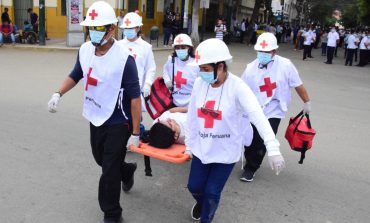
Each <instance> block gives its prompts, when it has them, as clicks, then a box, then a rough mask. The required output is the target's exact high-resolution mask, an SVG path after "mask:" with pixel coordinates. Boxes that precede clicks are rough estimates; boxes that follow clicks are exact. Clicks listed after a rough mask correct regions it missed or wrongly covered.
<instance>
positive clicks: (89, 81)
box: [85, 67, 98, 91]
mask: <svg viewBox="0 0 370 223" xmlns="http://www.w3.org/2000/svg"><path fill="white" fill-rule="evenodd" d="M91 71H92V67H90V68H89V72H88V73H87V80H86V87H85V91H87V90H88V88H89V85H92V86H96V85H98V80H97V79H95V78H93V77H91V76H90V75H91Z"/></svg>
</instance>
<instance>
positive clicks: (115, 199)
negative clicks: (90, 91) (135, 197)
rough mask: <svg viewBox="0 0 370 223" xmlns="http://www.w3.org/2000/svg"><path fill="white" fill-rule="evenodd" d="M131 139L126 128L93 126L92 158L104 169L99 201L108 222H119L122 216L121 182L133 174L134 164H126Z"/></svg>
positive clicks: (91, 140) (125, 126) (118, 125)
mask: <svg viewBox="0 0 370 223" xmlns="http://www.w3.org/2000/svg"><path fill="white" fill-rule="evenodd" d="M130 135H131V133H130V128H129V125H126V124H117V125H110V126H100V127H96V126H94V125H92V124H91V123H90V143H91V149H92V154H93V156H94V159H95V161H96V163H97V164H98V165H99V166H101V167H102V174H101V176H100V181H99V192H98V199H99V205H100V208H101V210H102V211H103V212H104V218H105V219H113V220H115V219H118V218H120V217H121V215H122V208H121V205H120V203H119V200H120V195H121V181H125V180H128V179H129V178H130V177H131V176H132V174H133V171H132V169H131V168H130V167H131V166H130V164H127V163H124V160H125V156H126V145H127V141H128V139H129V137H130Z"/></svg>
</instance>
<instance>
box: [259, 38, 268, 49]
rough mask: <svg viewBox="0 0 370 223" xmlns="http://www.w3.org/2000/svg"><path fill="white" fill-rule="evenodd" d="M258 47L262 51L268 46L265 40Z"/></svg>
mask: <svg viewBox="0 0 370 223" xmlns="http://www.w3.org/2000/svg"><path fill="white" fill-rule="evenodd" d="M260 45H261V46H262V49H265V47H266V46H268V44H267V43H266V40H263V41H262V43H260Z"/></svg>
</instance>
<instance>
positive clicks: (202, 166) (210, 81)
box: [185, 38, 284, 222]
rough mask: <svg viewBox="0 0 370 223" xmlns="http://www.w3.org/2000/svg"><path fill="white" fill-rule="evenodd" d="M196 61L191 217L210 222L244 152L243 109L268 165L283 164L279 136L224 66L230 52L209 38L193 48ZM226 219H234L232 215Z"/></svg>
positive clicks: (189, 141)
mask: <svg viewBox="0 0 370 223" xmlns="http://www.w3.org/2000/svg"><path fill="white" fill-rule="evenodd" d="M195 52H196V53H195V61H194V64H196V65H198V66H199V67H200V72H199V77H198V78H197V79H196V80H195V83H194V88H193V93H192V95H191V99H190V104H189V108H188V116H187V125H186V128H185V145H186V151H185V152H186V153H188V154H189V155H192V162H191V169H190V174H189V181H188V189H189V191H190V193H191V194H192V196H193V197H194V199H195V200H196V203H195V204H194V206H193V208H192V211H191V216H192V218H193V219H194V220H200V221H201V222H211V221H212V220H213V217H214V215H215V212H216V209H217V207H218V204H219V202H220V197H221V192H222V190H223V188H224V186H225V184H226V181H227V179H228V177H229V176H230V173H231V171H232V169H233V167H234V165H235V163H236V162H238V161H239V160H240V157H241V153H242V142H243V134H242V133H243V132H244V130H243V129H242V125H240V123H241V120H242V119H243V117H242V116H243V114H246V115H248V117H249V120H250V121H251V122H252V123H254V124H255V126H256V128H257V130H258V131H259V132H260V134H261V135H262V138H263V139H264V142H265V143H266V147H267V150H268V155H269V161H270V165H271V167H272V168H273V169H274V170H275V171H276V173H277V174H278V173H279V171H280V170H281V169H282V168H283V167H284V159H283V157H282V155H281V153H280V149H279V146H280V144H279V142H278V141H277V140H276V138H275V134H274V132H273V130H272V129H271V126H270V125H269V123H268V121H267V119H266V117H265V116H264V114H263V112H262V109H261V107H260V105H259V104H258V101H257V100H256V97H255V96H254V95H253V92H252V91H251V89H250V88H249V87H248V86H247V85H246V84H245V83H244V82H243V81H242V80H241V79H240V78H239V77H237V76H235V75H234V74H232V73H231V72H229V71H228V70H227V63H229V62H231V59H232V56H231V55H230V52H229V49H228V48H227V46H226V44H225V43H224V42H223V41H221V40H219V39H215V38H212V39H208V40H205V41H203V42H202V43H200V44H199V46H198V47H197V49H196V51H195ZM230 222H233V221H232V220H230Z"/></svg>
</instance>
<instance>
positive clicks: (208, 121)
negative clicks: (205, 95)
mask: <svg viewBox="0 0 370 223" xmlns="http://www.w3.org/2000/svg"><path fill="white" fill-rule="evenodd" d="M214 107H215V101H207V102H206V105H205V108H208V109H210V110H213V109H214ZM216 112H218V113H219V114H220V115H218V116H217V117H214V116H212V114H210V113H209V112H208V113H207V114H205V113H204V112H203V111H202V108H198V117H199V118H204V128H213V124H214V120H222V111H216Z"/></svg>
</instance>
